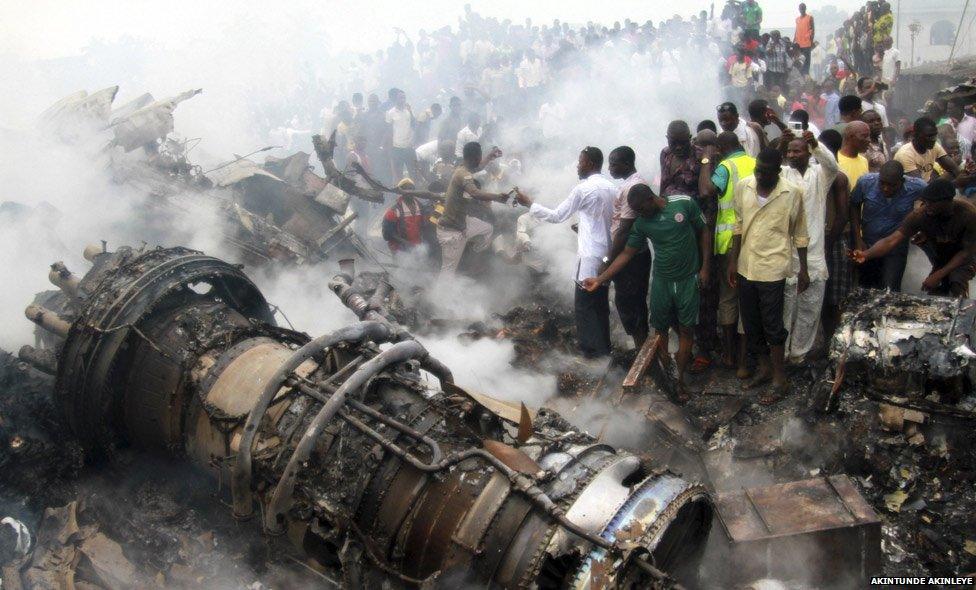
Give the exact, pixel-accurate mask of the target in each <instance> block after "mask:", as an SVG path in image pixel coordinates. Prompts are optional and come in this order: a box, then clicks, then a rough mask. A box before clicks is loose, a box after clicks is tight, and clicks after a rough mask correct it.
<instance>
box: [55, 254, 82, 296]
mask: <svg viewBox="0 0 976 590" xmlns="http://www.w3.org/2000/svg"><path fill="white" fill-rule="evenodd" d="M47 278H48V280H49V281H51V284H53V285H54V286H55V287H57V288H59V289H61V290H62V291H64V292H65V294H67V295H68V296H70V297H78V296H79V290H78V286H79V285H80V284H81V279H79V278H78V277H77V276H76V275H75V274H73V273H72V272H71V271H70V270H68V268H67V267H66V266H65V265H64V263H63V262H55V263H54V264H52V265H51V272H49V273H48V275H47Z"/></svg>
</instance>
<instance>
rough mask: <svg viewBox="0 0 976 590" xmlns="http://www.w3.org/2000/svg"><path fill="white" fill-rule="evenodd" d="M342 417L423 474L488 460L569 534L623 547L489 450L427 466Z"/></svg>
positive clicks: (471, 451) (600, 544)
mask: <svg viewBox="0 0 976 590" xmlns="http://www.w3.org/2000/svg"><path fill="white" fill-rule="evenodd" d="M340 415H341V417H342V418H343V419H344V420H345V421H347V422H349V423H350V424H352V425H353V426H355V427H356V429H357V430H360V431H361V432H363V433H364V434H366V435H367V436H369V437H370V438H372V439H373V440H375V441H376V442H377V443H379V444H380V446H382V447H383V448H385V449H386V450H388V451H390V452H391V453H393V454H394V455H396V456H397V457H399V458H400V459H402V460H403V461H406V462H407V463H409V464H410V465H411V466H413V467H414V468H415V469H417V470H419V471H423V472H424V473H436V472H438V471H444V470H445V469H447V468H448V467H451V466H452V465H456V464H458V463H460V462H462V461H465V460H467V459H481V460H484V461H486V462H488V463H489V464H491V466H492V467H494V468H495V469H496V470H498V471H500V472H501V473H502V474H503V475H505V477H507V478H508V479H509V481H510V482H511V483H512V488H513V489H515V490H517V491H519V492H521V493H522V494H523V495H525V497H526V498H528V499H529V500H530V501H531V502H532V503H533V504H535V505H536V506H538V507H539V508H541V509H542V510H544V511H545V512H546V514H548V515H549V517H550V518H552V519H553V520H555V521H556V522H557V523H559V525H560V526H562V527H563V528H565V529H566V530H568V531H569V532H571V533H573V534H574V535H576V536H578V537H580V538H582V539H584V540H586V541H589V542H590V543H592V544H594V545H596V546H597V547H601V548H603V549H606V550H608V551H617V552H619V551H620V548H619V547H617V546H616V545H615V544H613V543H611V542H609V541H607V540H606V539H604V538H603V537H600V536H597V535H593V534H591V533H589V532H587V531H586V530H585V529H583V528H582V527H580V526H578V525H577V524H576V523H574V522H573V521H571V520H569V519H568V518H566V515H565V514H563V512H562V510H561V509H560V508H559V506H557V505H556V503H555V502H553V501H552V499H551V498H550V497H549V496H548V495H547V494H546V493H545V492H543V491H542V490H541V489H539V487H538V486H536V485H535V480H534V479H533V478H531V477H528V476H526V475H524V474H521V473H519V472H518V471H515V470H514V469H512V468H511V467H509V466H508V465H505V463H503V462H502V461H501V460H500V459H499V458H498V457H496V456H494V455H492V454H491V453H489V452H488V451H486V450H485V449H468V450H466V451H463V452H460V453H452V454H451V455H448V456H447V457H445V458H444V459H443V460H442V461H440V462H437V463H434V462H433V461H432V462H431V463H424V462H422V461H420V460H418V459H417V458H416V457H414V456H413V455H411V454H410V453H408V452H407V451H406V450H405V449H403V448H402V447H400V446H399V445H397V444H396V443H394V442H393V441H391V440H389V439H388V438H386V437H384V436H383V435H382V434H380V433H379V432H376V431H375V430H373V429H372V428H370V427H369V426H368V425H366V424H365V423H363V422H362V421H361V420H359V419H357V418H356V417H355V416H352V415H349V414H348V413H344V414H340Z"/></svg>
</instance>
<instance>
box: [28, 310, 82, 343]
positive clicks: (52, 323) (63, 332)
mask: <svg viewBox="0 0 976 590" xmlns="http://www.w3.org/2000/svg"><path fill="white" fill-rule="evenodd" d="M24 315H25V316H27V319H29V320H30V321H32V322H34V323H35V324H37V325H38V326H40V327H42V328H44V329H45V330H47V331H48V332H51V333H52V334H55V335H57V336H60V337H61V338H67V336H68V331H69V330H70V329H71V322H69V321H67V320H65V319H64V318H62V317H61V316H59V315H58V314H56V313H55V312H53V311H51V310H50V309H47V308H46V307H43V306H40V305H37V304H36V303H32V304H30V305H28V306H27V309H25V310H24Z"/></svg>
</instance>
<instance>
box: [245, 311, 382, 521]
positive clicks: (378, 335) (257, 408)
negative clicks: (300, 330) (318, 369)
mask: <svg viewBox="0 0 976 590" xmlns="http://www.w3.org/2000/svg"><path fill="white" fill-rule="evenodd" d="M395 337H396V335H395V334H394V332H393V331H392V330H391V329H390V326H388V325H387V324H385V323H380V322H360V323H358V324H353V325H352V326H348V327H346V328H342V329H341V330H337V331H335V332H333V333H331V334H327V335H325V336H320V337H319V338H316V339H314V340H312V341H310V342H309V343H307V344H305V345H304V346H302V347H301V348H299V349H298V350H296V351H295V353H294V354H293V355H292V356H291V357H289V359H288V360H287V361H285V363H284V364H282V365H281V367H279V368H278V370H277V371H275V374H274V375H273V376H272V377H271V379H270V380H269V381H268V384H267V385H266V386H265V388H264V391H262V392H261V397H260V398H258V401H257V403H256V404H255V405H254V407H253V408H252V409H251V411H250V412H248V415H247V422H245V424H244V431H243V433H242V435H241V442H240V446H239V448H238V450H237V460H236V461H235V462H234V468H233V472H232V474H231V496H232V498H233V504H234V516H235V517H237V518H250V517H251V515H252V514H253V513H254V506H253V501H252V498H251V472H252V466H251V460H252V452H253V447H254V440H255V438H256V437H257V431H258V426H259V425H260V424H261V420H262V419H263V418H264V414H265V413H266V412H267V411H268V406H270V405H271V401H272V400H273V399H274V397H275V395H276V394H277V393H278V391H279V390H280V389H281V387H282V385H283V384H284V382H285V379H287V378H288V375H290V374H291V373H292V372H293V371H294V370H295V369H297V368H298V367H299V366H301V364H302V363H304V362H305V361H307V360H309V359H310V358H312V357H313V356H315V355H316V354H319V353H320V352H322V351H324V350H327V349H329V348H332V347H334V346H336V345H338V344H348V343H362V342H366V341H373V342H377V343H380V342H388V341H390V340H391V339H393V338H395Z"/></svg>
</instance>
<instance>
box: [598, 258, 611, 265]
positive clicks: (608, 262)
mask: <svg viewBox="0 0 976 590" xmlns="http://www.w3.org/2000/svg"><path fill="white" fill-rule="evenodd" d="M600 262H602V263H603V264H610V257H609V256H604V257H603V260H601V261H600Z"/></svg>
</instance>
